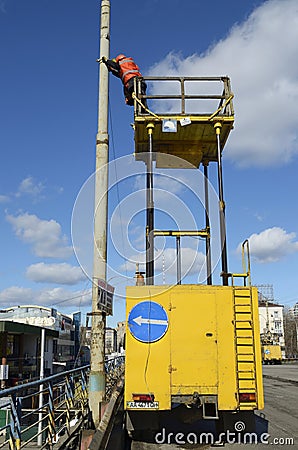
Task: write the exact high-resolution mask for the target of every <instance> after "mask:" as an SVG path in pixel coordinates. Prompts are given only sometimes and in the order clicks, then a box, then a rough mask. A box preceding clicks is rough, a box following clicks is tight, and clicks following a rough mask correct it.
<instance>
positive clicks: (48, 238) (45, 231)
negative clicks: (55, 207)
mask: <svg viewBox="0 0 298 450" xmlns="http://www.w3.org/2000/svg"><path fill="white" fill-rule="evenodd" d="M6 219H7V221H8V222H9V223H11V224H12V226H13V229H14V232H15V234H16V236H17V237H18V238H19V239H20V240H21V241H23V242H25V243H27V244H31V245H32V248H33V253H34V254H35V255H36V256H39V257H41V258H66V257H69V256H71V254H72V251H73V250H72V248H71V247H69V246H67V237H66V236H65V235H62V230H61V225H60V224H59V223H58V222H56V221H55V220H53V219H52V220H42V219H39V218H38V217H37V216H36V215H34V214H28V213H25V214H20V215H18V216H12V215H7V216H6Z"/></svg>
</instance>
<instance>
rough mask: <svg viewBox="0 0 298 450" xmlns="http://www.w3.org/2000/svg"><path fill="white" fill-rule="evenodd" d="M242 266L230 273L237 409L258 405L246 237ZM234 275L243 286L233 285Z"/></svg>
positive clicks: (248, 256) (251, 407)
mask: <svg viewBox="0 0 298 450" xmlns="http://www.w3.org/2000/svg"><path fill="white" fill-rule="evenodd" d="M242 266H243V273H237V274H231V277H232V286H233V290H234V291H233V296H234V332H235V350H236V377H237V388H238V389H237V392H238V406H239V408H240V409H253V408H254V407H256V406H257V379H256V360H255V348H254V324H253V312H252V289H251V279H250V255H249V242H248V240H245V241H244V242H243V244H242ZM235 278H243V286H239V287H238V286H235V285H234V280H235ZM245 397H246V398H245Z"/></svg>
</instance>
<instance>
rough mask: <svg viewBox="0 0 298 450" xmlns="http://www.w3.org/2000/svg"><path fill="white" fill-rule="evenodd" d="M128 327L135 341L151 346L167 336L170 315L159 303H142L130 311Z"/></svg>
mask: <svg viewBox="0 0 298 450" xmlns="http://www.w3.org/2000/svg"><path fill="white" fill-rule="evenodd" d="M128 326H129V330H130V332H131V334H132V335H133V337H134V338H135V339H137V340H138V341H140V342H144V343H148V344H149V343H151V342H156V341H158V340H159V339H161V338H162V337H163V336H164V335H165V334H166V332H167V329H168V326H169V320H168V315H167V313H166V311H165V310H164V308H163V307H162V306H161V305H160V304H159V303H156V302H151V301H145V302H141V303H138V304H137V305H135V306H134V307H133V308H132V310H131V311H130V313H129V316H128Z"/></svg>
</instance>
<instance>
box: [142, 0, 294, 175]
mask: <svg viewBox="0 0 298 450" xmlns="http://www.w3.org/2000/svg"><path fill="white" fill-rule="evenodd" d="M297 40H298V4H297V0H283V1H282V2H281V1H279V0H269V1H267V2H265V3H263V4H262V5H261V6H260V7H258V8H256V9H255V10H254V12H253V13H252V14H251V15H250V16H249V18H248V19H247V20H246V21H245V22H244V23H242V24H237V25H236V26H234V27H233V28H232V29H231V31H230V33H229V35H228V36H227V37H226V38H224V39H222V40H221V41H219V42H218V43H216V44H215V45H214V46H212V47H211V48H209V49H208V51H207V52H206V53H205V54H202V55H196V54H195V55H192V56H189V57H187V58H186V59H183V58H182V56H181V55H179V54H174V53H170V54H169V55H168V56H167V57H166V58H165V60H163V61H161V62H160V63H158V64H156V65H155V66H154V67H153V68H152V69H151V71H150V75H153V76H160V75H161V76H177V75H180V76H181V75H184V76H214V75H225V74H227V75H228V76H230V77H231V82H232V90H233V92H234V94H235V98H234V106H235V119H236V121H235V130H234V131H232V133H231V136H230V140H229V142H228V145H227V152H226V156H227V157H229V158H230V159H232V160H233V161H234V162H235V163H237V164H238V165H242V166H260V165H263V166H269V165H277V164H279V165H280V164H282V163H287V162H289V161H290V160H291V159H292V158H293V157H294V156H295V155H297V153H298V146H297V137H298V136H297V134H298V131H297V100H298V59H297Z"/></svg>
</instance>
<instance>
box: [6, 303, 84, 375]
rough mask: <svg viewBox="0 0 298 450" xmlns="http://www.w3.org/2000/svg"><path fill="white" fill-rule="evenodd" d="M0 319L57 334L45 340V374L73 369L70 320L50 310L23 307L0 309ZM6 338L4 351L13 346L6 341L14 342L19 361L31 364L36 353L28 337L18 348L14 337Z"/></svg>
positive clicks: (73, 331)
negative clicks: (26, 361) (23, 360)
mask: <svg viewBox="0 0 298 450" xmlns="http://www.w3.org/2000/svg"><path fill="white" fill-rule="evenodd" d="M0 320H1V321H7V322H14V323H20V324H25V325H31V326H34V327H37V328H45V329H47V330H52V331H55V332H57V335H56V336H57V337H56V338H52V339H47V338H46V342H45V353H44V361H45V367H44V368H45V374H46V375H50V374H54V373H57V372H60V371H64V370H68V369H71V368H72V367H73V364H74V361H75V327H74V324H73V319H72V317H70V316H68V315H66V314H62V313H60V312H58V311H57V310H56V309H54V308H46V307H44V306H37V305H24V306H15V307H11V308H6V309H5V310H2V311H1V312H0ZM7 339H8V342H7V345H8V348H9V346H11V347H12V345H13V344H12V343H10V340H14V341H15V344H14V347H15V349H17V348H19V351H18V353H19V358H23V359H26V360H28V361H29V362H30V364H32V361H33V360H34V358H36V356H35V354H36V352H37V353H38V350H36V348H35V346H32V344H30V338H29V337H28V336H27V337H26V339H25V340H24V342H23V344H22V346H20V345H18V344H17V340H18V339H19V338H17V337H12V336H10V335H9V336H8V337H7ZM15 351H17V350H15ZM8 352H9V350H8Z"/></svg>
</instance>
